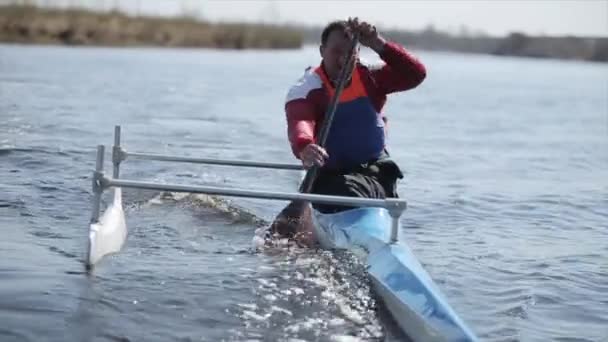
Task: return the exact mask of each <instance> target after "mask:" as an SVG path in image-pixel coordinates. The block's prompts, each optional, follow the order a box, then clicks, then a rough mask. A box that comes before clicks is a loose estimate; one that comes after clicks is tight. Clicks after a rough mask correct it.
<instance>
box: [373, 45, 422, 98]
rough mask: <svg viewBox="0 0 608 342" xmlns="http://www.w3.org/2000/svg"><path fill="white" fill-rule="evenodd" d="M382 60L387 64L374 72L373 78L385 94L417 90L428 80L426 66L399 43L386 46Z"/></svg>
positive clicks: (382, 53) (381, 56) (381, 55)
mask: <svg viewBox="0 0 608 342" xmlns="http://www.w3.org/2000/svg"><path fill="white" fill-rule="evenodd" d="M380 58H382V60H383V61H384V62H385V63H386V64H385V65H384V66H383V67H382V68H380V69H376V70H372V71H371V76H372V77H373V78H374V79H375V81H376V84H377V87H378V89H379V90H380V91H381V92H383V93H384V94H390V93H394V92H398V91H404V90H408V89H412V88H415V87H417V86H418V85H419V84H420V83H422V81H423V80H424V79H425V78H426V68H425V67H424V65H423V64H422V63H421V62H420V61H419V60H418V59H417V58H416V57H414V56H413V55H412V54H410V53H409V52H408V51H407V50H405V48H403V47H402V46H400V45H399V44H397V43H393V42H388V43H386V44H384V48H383V50H382V52H381V53H380Z"/></svg>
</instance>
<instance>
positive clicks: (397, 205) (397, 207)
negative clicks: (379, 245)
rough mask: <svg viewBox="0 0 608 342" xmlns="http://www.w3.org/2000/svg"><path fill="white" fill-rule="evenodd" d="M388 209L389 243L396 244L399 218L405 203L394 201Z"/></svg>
mask: <svg viewBox="0 0 608 342" xmlns="http://www.w3.org/2000/svg"><path fill="white" fill-rule="evenodd" d="M391 204H392V206H391V207H388V208H387V209H388V213H389V214H390V215H391V218H392V220H391V237H390V241H389V242H390V243H396V242H397V241H398V239H399V218H400V217H401V215H402V214H403V212H404V211H405V209H406V208H407V202H406V201H395V202H393V203H391Z"/></svg>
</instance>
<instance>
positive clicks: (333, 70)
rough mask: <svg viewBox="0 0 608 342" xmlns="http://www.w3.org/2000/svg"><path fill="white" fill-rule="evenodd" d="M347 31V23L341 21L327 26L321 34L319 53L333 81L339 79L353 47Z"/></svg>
mask: <svg viewBox="0 0 608 342" xmlns="http://www.w3.org/2000/svg"><path fill="white" fill-rule="evenodd" d="M347 31H348V30H347V22H346V21H344V20H339V21H333V22H331V23H329V24H327V26H325V28H324V29H323V33H321V47H320V48H319V51H320V52H321V57H322V58H323V65H324V66H325V71H326V72H327V74H328V76H329V77H330V78H331V79H336V78H338V75H339V74H340V70H342V67H343V66H344V64H346V62H347V58H348V52H349V49H350V46H351V41H350V37H349V35H348V33H347Z"/></svg>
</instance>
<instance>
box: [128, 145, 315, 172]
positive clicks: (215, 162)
mask: <svg viewBox="0 0 608 342" xmlns="http://www.w3.org/2000/svg"><path fill="white" fill-rule="evenodd" d="M121 151H122V153H123V154H124V158H123V160H124V159H125V158H126V157H135V158H138V159H145V160H158V161H171V162H180V163H197V164H211V165H227V166H243V167H259V168H266V169H282V170H303V169H304V168H303V167H302V165H299V164H284V163H265V162H255V161H246V160H230V159H212V158H194V157H178V156H172V155H166V154H154V153H137V152H126V151H124V150H121Z"/></svg>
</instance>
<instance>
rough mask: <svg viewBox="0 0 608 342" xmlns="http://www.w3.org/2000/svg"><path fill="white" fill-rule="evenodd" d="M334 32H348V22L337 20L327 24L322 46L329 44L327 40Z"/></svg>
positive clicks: (322, 34) (322, 37) (322, 36)
mask: <svg viewBox="0 0 608 342" xmlns="http://www.w3.org/2000/svg"><path fill="white" fill-rule="evenodd" d="M334 31H342V32H346V21H344V20H336V21H332V22H331V23H329V24H327V26H325V28H324V29H323V33H321V45H325V43H327V38H328V37H329V35H330V34H331V33H332V32H334Z"/></svg>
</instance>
